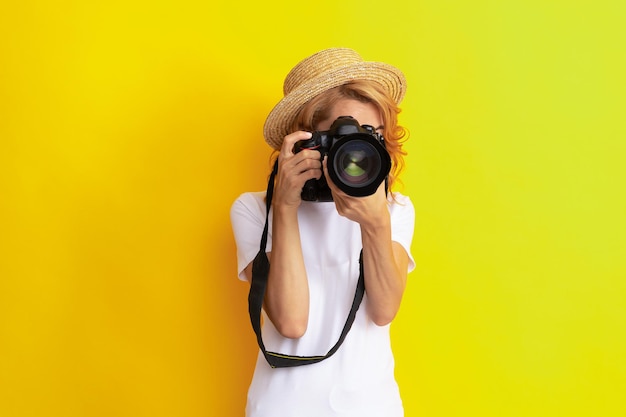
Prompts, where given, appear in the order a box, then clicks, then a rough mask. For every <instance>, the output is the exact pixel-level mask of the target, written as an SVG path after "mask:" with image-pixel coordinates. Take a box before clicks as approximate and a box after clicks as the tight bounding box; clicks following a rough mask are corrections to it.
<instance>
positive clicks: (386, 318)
mask: <svg viewBox="0 0 626 417" xmlns="http://www.w3.org/2000/svg"><path fill="white" fill-rule="evenodd" d="M397 314H398V309H397V308H391V307H388V308H379V309H374V308H370V309H369V316H370V319H371V320H372V322H374V324H375V325H377V326H380V327H382V326H387V325H388V324H391V322H392V321H393V320H394V319H395V318H396V315H397Z"/></svg>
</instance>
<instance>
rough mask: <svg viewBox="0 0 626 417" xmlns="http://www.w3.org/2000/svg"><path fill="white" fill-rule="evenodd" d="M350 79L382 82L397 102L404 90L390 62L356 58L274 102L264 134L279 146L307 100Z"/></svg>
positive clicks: (400, 79)
mask: <svg viewBox="0 0 626 417" xmlns="http://www.w3.org/2000/svg"><path fill="white" fill-rule="evenodd" d="M353 80H369V81H374V82H376V83H378V84H379V85H381V86H382V87H383V88H384V89H385V90H386V91H387V92H388V93H389V95H390V97H391V98H392V99H393V100H394V101H395V102H396V104H400V102H401V101H402V99H403V98H404V93H405V92H406V79H405V77H404V74H402V72H401V71H400V70H398V69H397V68H395V67H394V66H392V65H389V64H385V63H383V62H368V61H364V62H359V63H354V64H351V65H347V66H343V67H338V68H337V69H335V70H333V71H331V72H327V73H324V74H323V75H321V76H319V77H316V78H312V79H310V80H309V81H307V82H305V83H303V84H301V85H299V86H298V87H297V88H295V89H294V90H293V91H291V92H290V93H289V94H287V95H286V96H285V97H284V98H283V99H282V100H281V101H279V102H278V104H276V106H274V108H273V109H272V111H271V112H270V114H269V115H268V116H267V119H266V120H265V125H264V127H263V135H264V136H265V141H266V142H267V143H268V144H269V145H270V146H271V147H272V148H274V149H280V147H281V146H282V143H283V138H284V137H285V136H287V135H288V134H290V133H292V132H290V128H291V124H292V123H293V120H294V118H295V117H296V115H297V114H298V112H299V111H300V109H301V108H302V106H304V104H306V103H307V102H308V101H309V100H311V99H312V98H314V97H316V96H317V95H319V94H321V93H323V92H324V91H327V90H330V89H331V88H335V87H339V86H340V85H343V84H346V83H348V82H350V81H353Z"/></svg>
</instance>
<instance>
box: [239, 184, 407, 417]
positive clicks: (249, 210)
mask: <svg viewBox="0 0 626 417" xmlns="http://www.w3.org/2000/svg"><path fill="white" fill-rule="evenodd" d="M394 196H395V201H393V200H391V203H390V205H389V210H390V213H391V229H392V240H393V241H396V242H398V243H400V244H401V245H402V246H403V247H404V248H405V249H406V252H407V254H409V272H410V271H412V270H413V268H414V267H415V263H414V260H413V258H412V257H411V255H410V248H411V240H412V239H413V229H414V222H415V212H414V208H413V204H412V203H411V200H410V199H409V198H408V197H406V196H404V195H402V194H400V193H395V194H394ZM264 198H265V192H257V193H244V194H242V195H241V196H239V198H238V199H237V200H236V201H235V202H234V203H233V206H232V208H231V221H232V226H233V231H234V234H235V240H236V243H237V263H238V273H239V278H240V279H242V280H245V279H246V278H245V275H244V273H243V270H244V268H246V267H247V266H248V265H249V264H250V262H252V260H253V259H254V257H255V256H256V254H257V253H258V251H259V245H260V241H261V235H262V233H263V227H264V225H265V201H264ZM269 221H270V223H269V236H268V243H267V248H266V250H267V252H271V250H272V235H271V233H272V226H271V222H272V210H271V209H270V220H269ZM298 223H299V227H300V238H301V242H302V253H303V254H304V263H305V267H306V270H307V277H308V280H309V297H310V307H309V322H308V327H307V331H306V333H305V334H304V336H302V337H301V338H299V339H287V338H284V337H282V336H281V335H280V334H279V333H278V331H277V330H276V328H275V327H274V325H273V324H272V322H271V321H270V320H268V318H267V316H266V315H265V313H263V319H264V320H263V322H264V324H263V330H262V334H263V341H264V343H265V348H266V349H267V350H268V351H273V352H279V353H284V354H288V355H298V356H314V355H325V354H326V353H327V352H328V350H330V348H331V347H332V346H333V345H334V344H335V343H336V342H337V339H338V338H339V335H340V334H341V330H342V328H343V325H344V324H345V322H346V318H347V315H348V312H349V311H350V306H351V303H352V300H353V298H354V293H355V290H356V283H357V280H358V277H359V254H360V251H361V248H362V242H361V231H360V227H359V225H358V224H357V223H355V222H353V221H351V220H348V219H346V218H345V217H342V216H340V215H339V214H338V213H337V210H336V208H335V203H334V202H309V201H303V202H302V204H301V206H300V208H299V209H298ZM367 302H368V301H367V289H366V293H365V297H364V298H363V302H362V303H361V307H360V308H359V311H358V313H357V315H356V318H355V321H354V324H353V325H352V328H351V329H350V332H349V333H348V335H347V337H346V339H345V340H344V342H343V344H342V345H341V347H339V350H338V351H337V352H336V353H335V354H334V355H333V356H331V357H330V358H328V359H326V360H324V361H322V362H319V363H316V364H312V365H305V366H298V367H292V368H276V369H273V368H271V367H270V366H269V365H268V363H267V362H266V360H265V357H264V356H263V354H262V352H261V351H260V350H259V355H258V358H257V364H256V369H255V371H254V377H253V379H252V383H251V385H250V388H249V391H248V403H247V407H246V415H247V416H248V417H308V416H311V417H320V416H323V417H330V416H346V417H347V416H354V417H357V416H358V417H368V416H371V417H381V416H385V417H399V416H402V415H403V414H404V412H403V408H402V401H401V399H400V394H399V390H398V385H397V383H396V381H395V378H394V359H393V354H392V351H391V344H390V338H389V325H387V326H377V325H376V324H374V323H373V322H372V321H371V319H370V318H369V317H368V315H367V313H366V312H367V307H366V306H367ZM250 331H252V329H250Z"/></svg>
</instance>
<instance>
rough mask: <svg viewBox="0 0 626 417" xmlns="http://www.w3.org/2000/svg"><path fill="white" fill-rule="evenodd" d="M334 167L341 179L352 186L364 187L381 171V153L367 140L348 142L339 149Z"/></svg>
mask: <svg viewBox="0 0 626 417" xmlns="http://www.w3.org/2000/svg"><path fill="white" fill-rule="evenodd" d="M334 162H335V163H334V169H335V171H336V172H337V175H339V177H340V178H341V180H342V181H343V182H344V183H345V184H348V185H350V186H352V187H364V186H366V185H369V184H371V183H372V181H374V180H375V179H376V177H377V175H378V172H379V171H380V155H379V154H378V152H376V150H375V149H374V148H373V147H372V146H371V145H370V144H369V143H367V142H361V141H352V142H348V143H347V144H346V145H345V146H343V147H342V148H341V149H340V150H338V151H337V155H336V156H335V161H334Z"/></svg>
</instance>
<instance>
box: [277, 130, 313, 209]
mask: <svg viewBox="0 0 626 417" xmlns="http://www.w3.org/2000/svg"><path fill="white" fill-rule="evenodd" d="M311 136H312V134H311V133H310V132H305V131H302V130H300V131H297V132H294V133H291V134H289V135H287V136H285V139H284V140H283V145H282V147H281V149H280V154H279V155H278V173H277V174H276V182H275V184H274V197H273V201H272V204H273V205H274V206H275V207H276V206H280V207H283V208H288V207H295V208H297V207H299V206H300V203H301V202H302V199H301V197H300V196H301V193H302V187H303V186H304V183H305V182H306V181H308V180H310V179H314V178H315V179H320V178H321V177H322V162H321V155H320V152H319V151H317V150H313V149H304V150H302V151H300V152H298V153H294V152H293V146H294V144H295V143H296V142H298V141H300V140H305V139H310V138H311Z"/></svg>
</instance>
